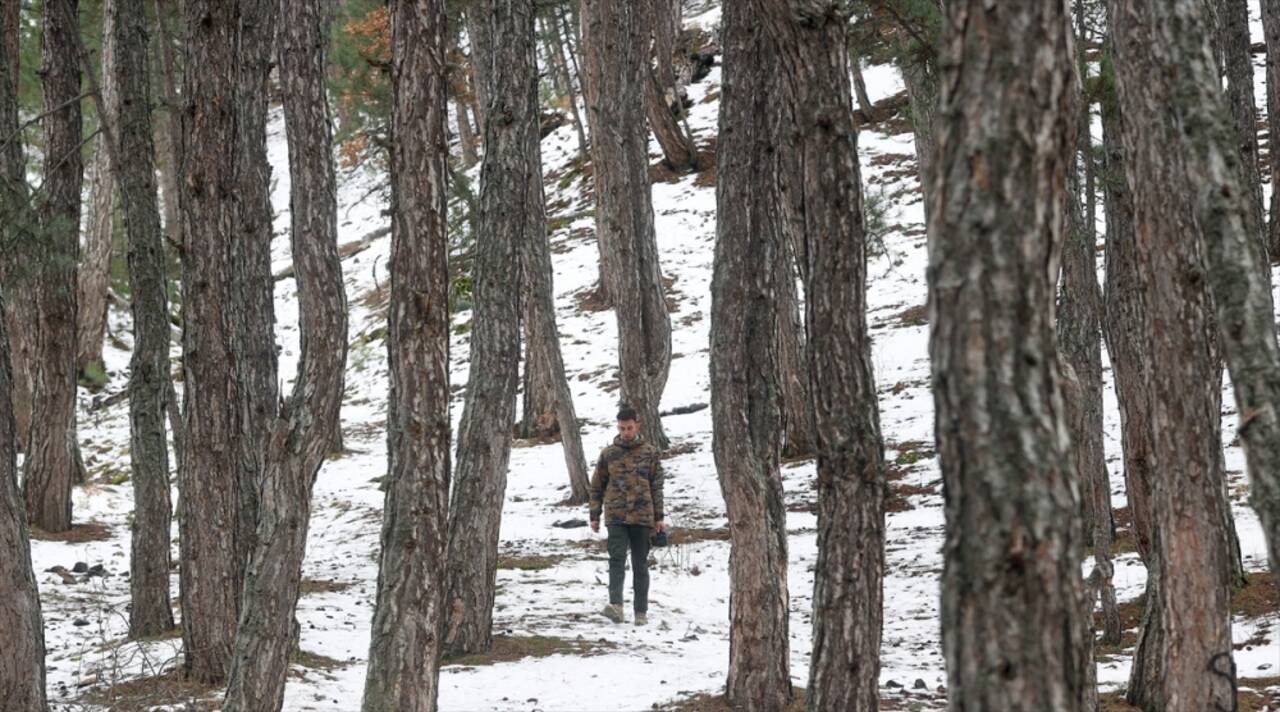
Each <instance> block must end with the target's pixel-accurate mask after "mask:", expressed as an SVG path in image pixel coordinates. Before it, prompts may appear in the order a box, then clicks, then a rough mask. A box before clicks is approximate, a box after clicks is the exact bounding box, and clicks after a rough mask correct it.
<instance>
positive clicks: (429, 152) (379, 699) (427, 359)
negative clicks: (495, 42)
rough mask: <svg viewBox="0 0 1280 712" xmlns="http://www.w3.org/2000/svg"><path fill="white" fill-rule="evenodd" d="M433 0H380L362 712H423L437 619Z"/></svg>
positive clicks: (439, 252)
mask: <svg viewBox="0 0 1280 712" xmlns="http://www.w3.org/2000/svg"><path fill="white" fill-rule="evenodd" d="M443 5H444V3H443V2H442V1H441V0H415V1H414V2H410V1H409V0H392V3H391V7H390V9H391V86H392V92H393V96H394V99H393V107H392V136H393V143H392V149H391V206H392V207H391V210H392V213H391V216H392V223H391V306H390V310H389V311H388V314H389V316H388V339H387V351H388V356H389V361H390V367H389V370H390V377H391V396H390V399H389V401H388V405H387V453H388V460H389V464H388V470H387V483H388V486H387V496H386V505H385V507H384V509H383V523H382V553H381V555H380V558H379V564H378V596H377V603H376V608H375V609H374V616H373V632H372V642H371V644H370V648H369V668H368V676H367V678H366V680H365V688H364V701H363V705H362V709H363V710H364V712H433V711H434V710H435V709H436V697H437V694H438V692H439V675H440V667H439V666H440V652H441V643H442V638H443V636H444V625H443V623H444V617H445V611H444V606H445V586H444V577H445V573H446V572H445V566H444V562H445V550H446V544H447V539H446V536H447V531H448V519H447V518H448V503H449V307H448V305H449V267H448V254H449V249H448V240H447V239H446V225H445V216H446V214H447V211H446V199H447V195H448V191H447V189H446V186H445V181H446V177H447V176H448V148H447V146H448V144H447V143H446V141H445V122H446V119H445V107H446V103H445V87H446V83H447V78H446V69H445V61H444V53H445V44H446V39H447V37H448V34H447V32H446V28H445V16H444V7H443Z"/></svg>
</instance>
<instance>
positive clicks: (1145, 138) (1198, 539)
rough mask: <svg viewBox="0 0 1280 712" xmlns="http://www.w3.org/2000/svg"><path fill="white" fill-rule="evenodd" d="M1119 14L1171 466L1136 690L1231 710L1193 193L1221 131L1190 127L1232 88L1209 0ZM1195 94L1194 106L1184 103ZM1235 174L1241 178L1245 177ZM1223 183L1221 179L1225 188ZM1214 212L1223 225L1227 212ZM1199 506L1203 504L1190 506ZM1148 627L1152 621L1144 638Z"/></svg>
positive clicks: (1180, 705)
mask: <svg viewBox="0 0 1280 712" xmlns="http://www.w3.org/2000/svg"><path fill="white" fill-rule="evenodd" d="M1175 17H1176V18H1177V19H1175ZM1109 19H1110V26H1111V28H1112V31H1113V32H1114V47H1115V57H1116V59H1115V67H1116V76H1117V80H1118V81H1117V87H1118V91H1119V97H1120V104H1121V114H1122V116H1123V121H1122V128H1123V140H1124V151H1125V159H1126V160H1125V170H1126V174H1127V178H1128V182H1129V188H1130V191H1131V192H1132V195H1133V204H1134V218H1135V224H1136V225H1137V230H1136V265H1137V277H1138V280H1137V281H1138V284H1139V288H1140V290H1141V294H1142V304H1143V308H1144V310H1145V312H1146V315H1147V318H1146V320H1145V321H1146V330H1145V339H1146V344H1147V348H1148V355H1149V358H1150V363H1151V369H1150V371H1149V373H1148V382H1147V392H1148V397H1149V398H1150V401H1151V412H1152V415H1153V418H1154V419H1153V422H1152V433H1153V441H1154V458H1155V463H1156V465H1157V467H1158V468H1159V469H1158V473H1159V475H1158V476H1156V477H1154V478H1153V481H1152V485H1153V486H1152V490H1151V504H1152V515H1153V516H1152V519H1153V542H1152V543H1153V557H1152V558H1153V559H1154V566H1152V567H1151V574H1150V575H1151V576H1152V577H1153V579H1154V585H1155V588H1156V593H1158V594H1159V595H1157V596H1151V597H1149V600H1156V601H1158V603H1157V605H1155V606H1154V607H1153V608H1152V609H1151V610H1150V611H1149V615H1148V618H1150V619H1156V618H1157V617H1158V620H1159V623H1158V633H1159V635H1160V637H1161V639H1160V641H1159V642H1160V651H1161V652H1163V661H1162V665H1163V669H1162V670H1160V671H1159V672H1158V674H1153V675H1150V676H1148V677H1146V678H1145V679H1139V678H1138V677H1137V676H1136V675H1135V678H1134V679H1133V680H1132V681H1131V685H1130V689H1129V697H1130V700H1131V701H1132V702H1133V703H1134V704H1137V705H1139V706H1140V707H1142V708H1143V709H1144V710H1157V709H1213V708H1214V706H1215V705H1217V706H1221V707H1223V708H1228V709H1229V708H1230V707H1231V706H1232V699H1231V697H1232V689H1231V688H1232V685H1231V684H1230V680H1228V679H1227V678H1226V677H1223V676H1222V675H1220V674H1219V673H1218V672H1215V670H1217V671H1222V670H1225V669H1226V668H1227V667H1229V665H1226V664H1224V659H1225V663H1229V662H1230V657H1231V629H1230V619H1229V613H1228V604H1229V600H1228V599H1229V592H1228V587H1227V585H1226V583H1227V582H1226V580H1225V578H1226V577H1225V575H1224V574H1223V572H1225V571H1227V570H1228V569H1229V557H1230V550H1229V544H1228V536H1227V534H1226V531H1225V526H1224V519H1223V513H1224V511H1225V510H1226V506H1227V503H1226V502H1225V501H1224V488H1223V486H1222V482H1223V479H1222V477H1223V474H1222V470H1221V467H1222V453H1221V448H1222V446H1221V439H1220V437H1221V434H1220V423H1221V411H1220V407H1221V406H1220V397H1219V391H1218V386H1219V381H1218V378H1217V376H1218V373H1219V368H1218V365H1217V363H1216V359H1215V354H1214V350H1215V349H1214V346H1213V342H1214V335H1213V333H1212V332H1211V329H1212V328H1213V326H1212V316H1211V314H1210V312H1209V310H1210V308H1211V303H1210V299H1209V295H1208V293H1207V292H1206V290H1205V284H1204V281H1205V277H1206V275H1205V273H1204V263H1203V260H1204V255H1203V254H1202V248H1201V246H1200V244H1199V242H1200V238H1199V230H1200V229H1202V228H1203V229H1215V228H1213V227H1211V226H1209V225H1206V224H1204V220H1203V218H1204V217H1207V216H1208V214H1207V213H1201V216H1200V217H1201V219H1200V220H1197V215H1196V211H1195V206H1194V205H1193V204H1192V201H1191V200H1190V199H1191V198H1192V197H1195V196H1200V195H1202V193H1201V189H1200V188H1199V187H1198V186H1197V185H1196V183H1198V182H1200V181H1202V180H1205V179H1213V178H1218V179H1221V178H1222V176H1221V174H1220V172H1219V173H1218V174H1217V175H1215V174H1213V173H1209V171H1210V170H1211V168H1210V167H1209V166H1208V165H1206V164H1205V163H1203V162H1200V161H1199V159H1201V158H1203V156H1204V154H1203V153H1200V152H1203V151H1205V150H1206V149H1205V146H1206V145H1207V144H1208V143H1209V141H1208V140H1207V137H1205V136H1204V135H1201V136H1200V137H1199V138H1196V137H1193V136H1189V135H1187V133H1186V131H1187V127H1188V126H1191V124H1190V123H1184V121H1186V120H1187V119H1188V117H1193V118H1194V120H1196V121H1199V122H1201V123H1199V124H1198V125H1197V126H1198V127H1207V126H1209V124H1208V123H1205V118H1206V114H1203V113H1198V112H1200V111H1201V110H1202V109H1203V107H1202V106H1199V104H1200V103H1201V102H1205V101H1208V100H1207V99H1206V96H1205V95H1206V93H1209V94H1212V95H1213V96H1220V94H1221V91H1220V89H1218V87H1219V86H1220V85H1219V84H1218V80H1217V74H1216V67H1215V65H1214V60H1213V56H1212V51H1211V49H1210V47H1209V43H1208V39H1207V38H1206V36H1205V35H1204V33H1203V32H1201V31H1199V30H1196V31H1195V32H1193V33H1188V32H1187V31H1185V30H1182V29H1181V27H1182V25H1181V23H1182V22H1187V21H1190V22H1192V23H1193V24H1194V25H1195V26H1197V27H1203V26H1204V25H1205V20H1206V18H1205V16H1204V6H1203V5H1202V4H1201V2H1200V0H1174V1H1173V2H1170V3H1167V5H1161V6H1159V7H1157V6H1156V5H1154V4H1150V5H1149V4H1146V3H1142V2H1134V0H1111V2H1110V3H1109ZM1156 43H1159V46H1158V47H1157V45H1156ZM1175 75H1176V76H1175ZM1206 87H1208V89H1206ZM1215 101H1221V99H1220V98H1219V99H1216V100H1215ZM1184 102H1186V103H1188V104H1191V105H1193V106H1190V107H1184V106H1182V104H1183V103H1184ZM1218 106H1221V105H1220V104H1219V105H1218ZM1222 108H1223V109H1224V119H1225V107H1222ZM1214 128H1217V129H1220V130H1223V131H1224V133H1222V134H1221V136H1225V137H1230V136H1232V131H1231V129H1230V128H1229V126H1228V124H1226V122H1225V120H1224V121H1223V122H1222V123H1221V124H1219V125H1218V126H1217V127H1214ZM1201 130H1204V129H1203V128H1201ZM1192 131H1193V132H1194V131H1195V129H1192ZM1170 147H1180V150H1177V151H1171V150H1170ZM1216 148H1218V147H1214V149H1216ZM1231 153H1233V154H1234V155H1233V156H1230V157H1228V156H1223V155H1221V154H1219V155H1217V156H1215V157H1214V160H1217V161H1221V162H1225V161H1230V165H1232V169H1233V170H1238V168H1239V166H1238V164H1237V163H1236V162H1237V161H1238V160H1239V158H1238V156H1239V154H1238V150H1236V151H1232V152H1231ZM1219 167H1220V166H1219ZM1193 175H1194V176H1195V177H1194V178H1192V176H1193ZM1232 179H1233V180H1239V175H1238V174H1237V175H1234V176H1232ZM1221 187H1222V186H1221V185H1220V184H1217V183H1215V189H1218V188H1221ZM1231 187H1232V188H1236V187H1238V186H1235V185H1233V186H1231ZM1219 207H1220V206H1219ZM1213 219H1214V220H1215V221H1216V220H1220V219H1222V214H1221V213H1218V214H1216V215H1215V216H1214V218H1213ZM1219 234H1221V233H1219ZM1209 242H1213V240H1209ZM1255 243H1256V241H1255ZM1255 274H1256V272H1255ZM1189 501H1190V502H1195V503H1197V504H1196V506H1190V507H1189V506H1187V505H1186V503H1187V502H1189ZM1146 632H1147V629H1146V628H1144V631H1143V636H1142V637H1145V635H1146ZM1144 647H1145V648H1150V647H1151V646H1150V644H1149V643H1148V642H1146V641H1144V640H1142V639H1141V637H1140V640H1139V654H1141V653H1143V648H1144ZM1141 661H1142V658H1141V657H1139V658H1137V659H1136V663H1141ZM1135 683H1136V684H1135Z"/></svg>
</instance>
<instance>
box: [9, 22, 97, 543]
mask: <svg viewBox="0 0 1280 712" xmlns="http://www.w3.org/2000/svg"><path fill="white" fill-rule="evenodd" d="M41 13H42V15H43V18H42V19H43V25H44V29H43V33H44V34H43V40H42V42H41V58H42V66H41V73H42V76H43V87H44V112H45V113H46V114H47V115H46V116H45V118H44V120H43V121H44V145H45V155H46V159H45V173H44V195H43V196H42V199H41V201H40V206H39V214H40V233H41V234H40V241H41V245H42V248H41V253H42V256H41V258H40V264H39V267H38V269H39V276H38V279H37V281H36V283H35V284H33V285H32V289H31V292H32V297H33V298H34V299H33V301H34V303H35V314H34V318H35V321H34V322H33V323H28V324H24V325H23V328H24V329H31V330H33V331H35V349H34V351H33V361H32V362H31V363H29V364H28V366H29V367H30V368H32V370H33V378H32V389H31V393H32V408H31V431H30V433H29V438H28V440H27V442H28V443H29V446H28V448H27V457H26V459H25V460H24V462H23V467H24V469H25V475H26V476H25V478H24V484H23V488H24V492H25V494H26V502H27V515H28V516H29V517H30V519H31V522H32V524H34V525H36V526H38V527H40V528H41V529H44V530H46V531H50V532H62V531H66V530H68V529H70V528H71V486H72V484H73V483H75V482H77V481H79V480H80V479H81V475H80V472H81V470H80V468H79V467H77V464H78V461H77V458H76V449H75V447H74V445H75V408H76V314H77V312H76V309H77V302H78V300H77V298H76V296H77V295H76V280H77V273H78V269H77V263H78V261H79V259H80V190H81V186H82V185H83V182H84V163H83V161H81V159H80V148H81V145H80V144H81V127H80V102H79V101H77V100H76V97H78V96H79V95H80V55H79V47H80V42H79V39H78V33H79V32H80V24H79V3H78V0H51V1H50V2H48V3H45V4H44V5H42V6H41Z"/></svg>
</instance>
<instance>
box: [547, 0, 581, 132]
mask: <svg viewBox="0 0 1280 712" xmlns="http://www.w3.org/2000/svg"><path fill="white" fill-rule="evenodd" d="M551 13H552V15H551V16H550V19H548V18H547V17H546V16H544V17H543V18H542V33H543V34H544V35H545V36H546V37H547V38H548V40H549V41H550V45H549V47H548V50H549V52H550V54H551V69H552V74H553V76H555V77H558V80H557V81H558V83H559V84H560V87H561V91H563V92H564V96H565V98H566V99H568V100H569V118H571V119H572V120H573V130H574V131H575V132H577V134H578V155H579V156H582V157H586V155H587V151H588V150H589V143H588V141H587V131H586V129H585V128H584V127H583V124H582V112H581V111H579V110H578V90H577V87H576V86H575V84H574V81H573V75H572V74H570V72H569V63H568V61H567V60H566V59H565V57H564V40H563V39H561V37H560V23H559V21H558V19H557V18H556V16H555V14H554V13H555V10H554V9H553V10H551Z"/></svg>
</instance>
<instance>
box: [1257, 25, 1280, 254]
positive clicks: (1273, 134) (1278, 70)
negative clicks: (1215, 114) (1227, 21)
mask: <svg viewBox="0 0 1280 712" xmlns="http://www.w3.org/2000/svg"><path fill="white" fill-rule="evenodd" d="M1261 6H1262V30H1263V36H1264V38H1265V40H1266V47H1267V168H1268V173H1269V174H1270V178H1271V208H1270V210H1269V211H1268V215H1269V217H1270V222H1269V223H1268V224H1267V245H1268V256H1269V257H1270V261H1272V262H1274V261H1275V260H1276V258H1277V257H1280V190H1277V189H1276V188H1277V186H1280V120H1272V117H1280V0H1261Z"/></svg>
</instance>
